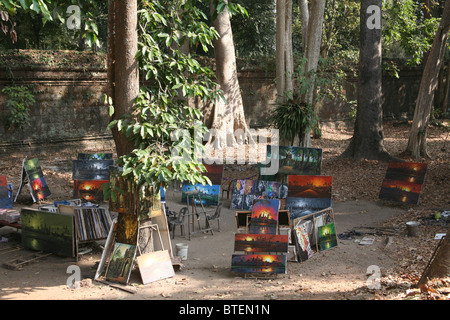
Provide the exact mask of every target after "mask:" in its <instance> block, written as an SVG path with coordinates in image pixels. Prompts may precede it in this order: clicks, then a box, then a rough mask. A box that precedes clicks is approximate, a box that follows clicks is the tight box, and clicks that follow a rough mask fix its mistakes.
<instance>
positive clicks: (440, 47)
mask: <svg viewBox="0 0 450 320" xmlns="http://www.w3.org/2000/svg"><path fill="white" fill-rule="evenodd" d="M449 30H450V1H446V2H445V7H444V12H443V14H442V18H441V23H440V25H439V28H438V30H437V32H436V35H435V37H434V41H433V45H432V47H431V50H430V52H429V54H428V57H427V59H426V63H425V68H424V70H423V75H422V80H421V83H420V88H419V94H418V97H417V100H416V109H415V111H414V118H413V123H412V127H411V131H410V134H409V139H408V146H407V147H406V150H405V154H407V155H411V156H412V157H413V158H414V159H416V160H420V159H421V158H422V156H424V157H429V155H428V151H427V127H428V121H429V119H430V114H431V110H432V107H433V100H434V93H435V90H436V86H437V84H438V77H439V70H441V65H442V62H443V59H444V52H445V45H446V43H447V37H448V33H449Z"/></svg>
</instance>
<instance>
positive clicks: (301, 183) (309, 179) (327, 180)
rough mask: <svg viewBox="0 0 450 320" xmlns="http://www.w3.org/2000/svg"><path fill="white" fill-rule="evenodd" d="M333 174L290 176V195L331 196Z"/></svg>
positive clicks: (308, 196)
mask: <svg viewBox="0 0 450 320" xmlns="http://www.w3.org/2000/svg"><path fill="white" fill-rule="evenodd" d="M332 184H333V177H331V176H304V175H303V176H302V175H289V176H288V188H289V190H288V196H289V197H294V198H331V187H332Z"/></svg>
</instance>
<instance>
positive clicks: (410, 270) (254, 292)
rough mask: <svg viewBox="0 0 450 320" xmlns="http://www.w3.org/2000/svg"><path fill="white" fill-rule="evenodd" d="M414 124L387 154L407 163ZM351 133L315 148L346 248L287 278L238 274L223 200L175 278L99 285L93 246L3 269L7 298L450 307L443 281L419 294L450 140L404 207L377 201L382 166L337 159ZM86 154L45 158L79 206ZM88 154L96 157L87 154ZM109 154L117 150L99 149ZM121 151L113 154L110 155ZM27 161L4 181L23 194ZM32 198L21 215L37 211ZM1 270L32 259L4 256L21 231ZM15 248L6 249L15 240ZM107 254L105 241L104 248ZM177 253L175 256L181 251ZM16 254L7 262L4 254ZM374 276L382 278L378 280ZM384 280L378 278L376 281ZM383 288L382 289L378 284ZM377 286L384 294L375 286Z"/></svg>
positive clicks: (5, 167)
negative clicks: (79, 167) (75, 190)
mask: <svg viewBox="0 0 450 320" xmlns="http://www.w3.org/2000/svg"><path fill="white" fill-rule="evenodd" d="M408 132H409V125H408V124H407V123H398V122H392V123H387V124H385V145H386V148H387V150H388V151H389V152H390V153H391V154H392V155H394V156H397V157H400V158H403V159H405V160H411V159H407V158H404V157H402V156H401V152H402V151H403V150H404V149H405V147H406V142H407V135H408ZM351 136H352V130H350V129H348V128H328V129H324V130H323V137H322V139H317V140H313V143H312V146H313V147H317V148H322V150H323V164H322V175H331V176H333V210H334V214H335V223H336V231H337V233H338V246H337V247H334V248H332V249H329V250H325V251H321V252H318V253H315V254H314V256H313V257H312V258H310V259H309V260H307V261H305V262H301V263H300V262H293V261H292V262H289V263H288V267H287V274H285V275H278V276H276V277H271V278H268V279H260V278H245V277H242V276H238V275H236V274H232V273H231V271H230V270H231V268H230V266H231V255H232V254H233V249H234V234H235V233H236V232H237V229H236V223H235V218H234V212H235V211H234V210H232V209H230V199H227V196H226V194H225V195H224V199H223V203H224V209H223V211H222V215H221V219H220V232H219V231H218V230H217V223H216V221H213V222H212V226H213V231H214V234H211V233H199V234H194V235H192V238H191V240H188V239H187V238H185V237H182V236H181V235H180V230H179V229H177V230H176V234H175V238H174V239H173V240H172V245H173V248H175V244H177V243H187V244H188V258H187V260H184V261H183V266H182V268H181V269H180V270H178V271H176V273H175V276H174V277H170V278H166V279H163V280H159V281H156V282H152V283H149V284H146V285H143V284H142V281H141V278H140V274H139V270H138V269H137V268H135V270H133V272H132V274H131V278H130V284H129V285H128V286H126V287H125V289H126V290H124V288H117V287H114V286H110V285H106V284H104V283H99V282H96V281H92V279H93V277H94V275H95V272H96V270H97V264H98V262H99V260H100V256H101V249H100V248H101V247H99V246H94V245H91V246H89V248H90V249H92V251H91V252H88V253H86V254H83V255H81V256H80V257H79V260H78V262H76V261H75V260H74V259H70V258H61V257H57V256H54V255H51V256H49V257H46V258H45V259H44V260H42V261H40V262H36V263H31V264H29V265H27V266H25V267H24V268H23V270H21V271H15V270H9V269H6V268H4V267H0V275H1V276H0V288H1V289H0V299H5V300H38V299H39V300H190V301H194V300H198V301H202V300H203V301H205V300H224V301H226V300H271V301H275V300H319V299H320V300H404V299H412V300H430V299H432V300H438V299H439V300H448V299H449V297H450V295H449V294H450V279H448V278H444V279H435V280H433V281H430V282H429V283H428V284H427V286H423V287H421V288H416V287H415V284H416V283H417V281H418V279H419V278H420V276H421V274H422V273H423V271H424V269H425V267H426V265H427V263H428V262H429V260H430V258H431V256H432V254H433V252H434V250H435V248H436V246H437V244H438V240H435V239H434V237H435V234H436V233H446V232H447V229H448V223H447V222H445V221H442V219H441V220H435V219H434V218H433V214H434V213H435V212H436V211H444V210H449V209H450V196H449V195H450V183H449V181H450V160H449V149H450V142H448V140H449V137H448V131H445V130H444V129H441V128H438V127H430V130H429V138H428V143H429V149H430V154H431V159H428V160H424V161H425V162H426V163H427V164H428V169H427V176H426V180H425V183H424V185H423V188H422V193H421V197H420V201H419V204H418V205H396V204H388V203H382V202H380V201H379V200H378V193H379V189H380V186H381V182H382V180H383V178H384V175H385V173H386V169H387V164H386V163H384V162H379V161H361V162H359V163H354V162H352V161H351V160H348V159H338V158H337V156H338V155H340V154H341V153H342V151H343V150H344V149H345V147H346V146H347V145H348V142H349V139H350V138H351ZM81 151H86V150H70V151H68V150H61V152H58V153H56V154H55V153H53V154H46V153H44V152H42V153H40V154H37V155H36V156H37V157H38V158H39V159H40V162H41V166H42V168H43V171H44V174H45V176H46V180H47V183H48V185H49V187H50V190H51V191H52V196H51V199H50V198H49V201H51V202H52V201H55V200H68V199H71V198H72V186H73V181H72V179H71V176H72V160H73V159H75V157H76V154H77V153H78V152H81ZM88 151H89V150H88ZM91 151H93V152H102V151H103V152H105V151H110V150H99V149H97V150H91ZM111 151H112V150H111ZM26 155H27V156H30V155H29V154H27V153H26V152H23V153H20V152H15V153H13V154H8V155H6V154H2V155H0V174H4V175H7V177H8V182H12V183H13V185H14V190H15V191H16V190H17V187H18V184H19V181H20V171H21V162H22V159H23V157H24V156H26ZM256 172H257V171H256V168H255V166H250V165H243V166H226V168H225V171H224V178H225V182H227V181H229V179H233V178H236V177H240V178H247V177H251V176H252V175H254V174H255V173H256ZM166 198H167V204H168V206H169V208H170V209H171V210H175V211H177V210H178V209H179V208H181V206H182V205H181V203H180V200H181V193H180V192H179V191H176V190H173V189H171V190H168V191H167V194H166ZM30 200H31V198H30V196H29V193H28V192H27V190H26V189H25V190H24V191H22V194H21V195H20V196H19V198H18V201H17V203H15V204H14V206H15V208H18V209H20V208H21V207H36V204H32V203H31V201H30ZM411 220H415V221H419V222H420V227H419V236H418V237H414V238H412V237H408V236H407V232H406V225H405V223H406V222H407V221H411ZM364 236H372V237H374V238H375V241H374V243H373V244H370V245H361V244H359V240H360V239H361V238H362V237H364ZM1 237H3V239H4V240H5V242H1V243H0V263H1V264H3V263H4V262H6V261H10V260H11V259H16V258H17V257H21V256H25V255H29V254H30V253H32V252H30V251H28V250H26V249H21V250H18V251H13V252H7V251H8V250H3V249H7V248H14V247H16V246H17V245H20V231H19V230H16V229H14V228H10V227H3V228H0V239H1ZM6 239H7V240H6ZM99 244H100V245H101V244H102V242H99ZM174 251H175V250H174ZM5 252H7V253H5ZM71 265H78V266H79V267H80V268H81V276H82V279H83V280H82V282H81V287H80V288H78V289H70V288H69V287H68V286H67V279H68V277H69V276H70V275H71V273H68V272H67V268H68V267H69V266H71ZM374 270H378V271H379V273H377V272H375V273H374ZM378 274H379V277H378V276H377V275H378ZM374 279H375V280H376V281H377V282H373V281H372V280H374ZM374 283H378V284H379V285H380V287H379V288H373V287H372V286H370V284H372V285H373V284H374Z"/></svg>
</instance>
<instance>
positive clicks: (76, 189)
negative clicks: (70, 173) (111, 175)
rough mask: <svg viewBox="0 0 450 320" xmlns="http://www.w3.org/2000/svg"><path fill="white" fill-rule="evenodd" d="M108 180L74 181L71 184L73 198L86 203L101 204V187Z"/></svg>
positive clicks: (102, 197)
mask: <svg viewBox="0 0 450 320" xmlns="http://www.w3.org/2000/svg"><path fill="white" fill-rule="evenodd" d="M108 182H109V180H75V181H74V182H73V197H74V198H79V199H82V200H85V201H88V202H102V201H103V200H104V196H103V185H104V184H105V183H108Z"/></svg>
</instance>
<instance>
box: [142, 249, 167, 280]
mask: <svg viewBox="0 0 450 320" xmlns="http://www.w3.org/2000/svg"><path fill="white" fill-rule="evenodd" d="M136 260H137V264H138V267H139V273H140V274H141V278H142V283H143V284H147V283H150V282H154V281H158V280H162V279H166V278H170V277H173V276H175V271H174V269H173V266H172V260H171V259H170V255H169V251H167V250H161V251H155V252H149V253H146V254H143V255H141V256H138V257H137V258H136Z"/></svg>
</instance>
